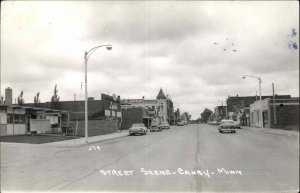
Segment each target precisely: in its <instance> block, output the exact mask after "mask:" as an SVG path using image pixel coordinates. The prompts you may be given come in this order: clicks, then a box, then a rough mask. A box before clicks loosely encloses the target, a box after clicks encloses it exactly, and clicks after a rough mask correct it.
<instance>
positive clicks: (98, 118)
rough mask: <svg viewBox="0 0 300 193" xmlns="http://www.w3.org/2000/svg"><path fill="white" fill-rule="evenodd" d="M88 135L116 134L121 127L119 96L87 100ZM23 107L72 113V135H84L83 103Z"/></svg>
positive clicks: (104, 95) (50, 103) (105, 96)
mask: <svg viewBox="0 0 300 193" xmlns="http://www.w3.org/2000/svg"><path fill="white" fill-rule="evenodd" d="M87 104H88V120H89V122H88V135H89V136H95V135H102V134H109V133H113V132H116V131H117V130H118V129H119V128H120V127H121V122H122V110H121V100H120V96H118V97H117V96H116V95H115V94H114V95H113V96H110V95H106V94H101V100H95V99H94V98H89V99H88V101H87ZM24 106H35V107H39V108H49V109H57V110H61V111H68V112H72V114H71V115H70V124H69V128H70V131H72V132H73V134H74V135H78V136H84V135H85V124H84V122H85V116H84V115H85V101H59V102H56V103H54V104H53V103H52V102H46V103H36V104H34V103H31V104H29V103H27V104H24Z"/></svg>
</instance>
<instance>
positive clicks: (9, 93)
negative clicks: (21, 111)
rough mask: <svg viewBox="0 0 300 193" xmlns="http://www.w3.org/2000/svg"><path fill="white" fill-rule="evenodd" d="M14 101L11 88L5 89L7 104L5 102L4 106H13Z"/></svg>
mask: <svg viewBox="0 0 300 193" xmlns="http://www.w3.org/2000/svg"><path fill="white" fill-rule="evenodd" d="M12 100H13V97H12V89H11V88H10V87H7V88H6V89H5V102H4V104H6V105H12Z"/></svg>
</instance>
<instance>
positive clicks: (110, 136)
mask: <svg viewBox="0 0 300 193" xmlns="http://www.w3.org/2000/svg"><path fill="white" fill-rule="evenodd" d="M128 135H129V134H128V131H127V130H124V131H122V132H121V131H118V132H115V133H111V134H106V135H98V136H92V137H88V144H93V143H97V142H102V141H107V140H111V139H116V138H121V137H126V136H128ZM1 144H2V145H5V146H40V147H76V146H81V145H86V144H87V143H85V137H80V138H77V139H69V140H64V141H56V142H51V143H43V144H28V143H26V144H24V143H8V142H1Z"/></svg>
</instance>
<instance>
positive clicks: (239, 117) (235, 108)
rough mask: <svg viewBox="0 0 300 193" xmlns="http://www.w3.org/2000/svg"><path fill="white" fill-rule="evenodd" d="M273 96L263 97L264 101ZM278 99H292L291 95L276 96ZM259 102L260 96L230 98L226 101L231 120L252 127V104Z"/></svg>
mask: <svg viewBox="0 0 300 193" xmlns="http://www.w3.org/2000/svg"><path fill="white" fill-rule="evenodd" d="M266 98H273V96H262V99H266ZM275 98H276V99H291V95H275ZM258 100H259V96H238V95H237V96H228V98H227V100H226V105H227V115H228V118H229V119H233V120H236V121H238V122H240V123H241V125H244V126H250V115H249V109H250V104H252V103H254V102H255V101H258Z"/></svg>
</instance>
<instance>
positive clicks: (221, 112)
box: [214, 106, 227, 122]
mask: <svg viewBox="0 0 300 193" xmlns="http://www.w3.org/2000/svg"><path fill="white" fill-rule="evenodd" d="M214 114H215V117H214V118H215V121H217V122H218V121H220V120H222V119H224V118H226V117H227V107H226V106H216V107H215V110H214Z"/></svg>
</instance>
